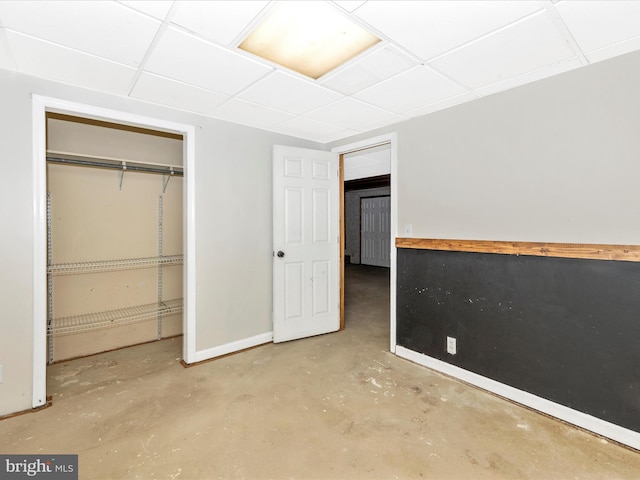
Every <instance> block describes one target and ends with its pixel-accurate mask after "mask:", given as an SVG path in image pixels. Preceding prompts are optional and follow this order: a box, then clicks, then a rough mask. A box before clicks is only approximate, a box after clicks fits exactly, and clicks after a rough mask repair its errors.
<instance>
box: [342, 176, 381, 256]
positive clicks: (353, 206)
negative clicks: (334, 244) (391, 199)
mask: <svg viewBox="0 0 640 480" xmlns="http://www.w3.org/2000/svg"><path fill="white" fill-rule="evenodd" d="M390 193H391V189H390V188H389V187H382V188H367V189H364V190H352V191H350V192H345V194H344V204H345V206H344V223H345V245H344V254H345V255H350V256H351V263H360V199H361V198H367V197H380V196H383V195H390Z"/></svg>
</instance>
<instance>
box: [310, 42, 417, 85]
mask: <svg viewBox="0 0 640 480" xmlns="http://www.w3.org/2000/svg"><path fill="white" fill-rule="evenodd" d="M416 64H417V62H416V61H415V60H414V59H412V58H411V57H409V56H408V55H406V54H404V53H403V52H401V51H400V50H399V49H397V48H396V47H394V46H393V45H387V46H385V47H384V48H379V49H377V50H374V51H373V52H371V53H370V54H368V55H366V56H364V57H363V58H362V59H361V60H359V61H358V62H356V63H354V64H352V65H349V66H348V67H346V68H344V69H342V70H340V71H338V72H337V73H335V74H333V75H330V76H327V77H326V80H325V79H322V82H321V83H322V84H323V85H324V86H326V87H328V88H331V89H333V90H336V91H338V92H341V93H344V94H345V95H352V94H354V93H356V92H359V91H361V90H364V89H365V88H367V87H370V86H371V85H373V84H375V83H377V82H380V81H382V80H386V79H387V78H389V77H392V76H393V75H396V74H398V73H401V72H404V71H405V70H408V69H409V68H411V67H413V66H415V65H416Z"/></svg>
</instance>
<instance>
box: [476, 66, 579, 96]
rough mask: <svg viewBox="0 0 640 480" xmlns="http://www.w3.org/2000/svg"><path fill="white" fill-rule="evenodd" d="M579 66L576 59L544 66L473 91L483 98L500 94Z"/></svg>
mask: <svg viewBox="0 0 640 480" xmlns="http://www.w3.org/2000/svg"><path fill="white" fill-rule="evenodd" d="M581 66H582V62H580V60H579V59H577V58H573V59H571V60H568V61H566V62H562V63H556V64H553V65H545V66H544V67H542V68H538V69H536V70H532V71H530V72H527V73H523V74H522V75H517V76H515V77H511V78H508V79H507V80H503V81H502V82H497V83H493V84H491V85H489V86H487V87H483V88H478V89H477V90H474V91H475V93H476V94H477V95H478V97H484V96H487V95H492V94H494V93H498V92H502V91H504V90H508V89H510V88H515V87H519V86H521V85H524V84H527V83H531V82H535V81H538V80H542V79H543V78H547V77H551V76H552V75H558V74H560V73H563V72H568V71H569V70H573V69H575V68H580V67H581Z"/></svg>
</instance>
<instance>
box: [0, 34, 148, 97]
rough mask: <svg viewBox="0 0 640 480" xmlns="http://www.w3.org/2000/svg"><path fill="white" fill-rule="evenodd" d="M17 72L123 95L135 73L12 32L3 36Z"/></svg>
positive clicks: (131, 70) (96, 58) (113, 64)
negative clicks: (5, 36) (11, 53)
mask: <svg viewBox="0 0 640 480" xmlns="http://www.w3.org/2000/svg"><path fill="white" fill-rule="evenodd" d="M6 33H7V39H8V41H9V45H10V48H11V51H12V52H13V58H14V60H15V62H16V66H17V68H18V70H19V71H20V72H24V73H26V74H29V75H35V76H37V77H41V78H48V79H51V80H57V81H60V82H64V83H69V84H72V85H77V86H80V87H84V88H90V89H93V90H100V91H103V92H109V93H116V94H120V95H126V94H128V93H129V87H130V85H131V82H132V81H133V77H134V75H135V73H136V70H135V69H134V68H131V67H127V66H125V65H121V64H119V63H115V62H111V61H109V60H104V59H102V58H98V57H95V56H93V55H88V54H86V53H82V52H78V51H76V50H72V49H70V48H66V47H62V46H60V45H55V44H53V43H49V42H45V41H42V40H39V39H37V38H33V37H29V36H27V35H22V34H20V33H15V32H6Z"/></svg>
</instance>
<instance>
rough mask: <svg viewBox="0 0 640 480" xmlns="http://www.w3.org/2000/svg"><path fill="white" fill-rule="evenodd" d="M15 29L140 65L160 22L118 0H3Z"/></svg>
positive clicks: (1, 11) (1, 8) (2, 11)
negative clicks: (92, 0) (89, 0)
mask: <svg viewBox="0 0 640 480" xmlns="http://www.w3.org/2000/svg"><path fill="white" fill-rule="evenodd" d="M0 18H1V19H2V22H3V24H4V25H5V26H6V27H7V28H8V29H11V30H15V31H18V32H21V33H26V34H28V35H32V36H34V37H38V38H41V39H44V40H48V41H50V42H53V43H58V44H60V45H64V46H67V47H70V48H74V49H76V50H80V51H82V52H86V53H91V54H93V55H97V56H100V57H104V58H107V59H109V60H113V61H115V62H119V63H124V64H126V65H130V66H138V65H139V64H140V62H141V61H142V59H143V57H144V55H145V53H146V51H147V48H148V47H149V45H150V44H151V42H152V40H153V38H154V36H155V34H156V33H157V31H158V28H159V27H160V22H158V21H157V20H154V19H152V18H149V17H148V16H146V15H143V14H141V13H139V12H136V11H134V10H131V9H130V8H127V7H125V6H124V5H121V4H119V3H116V2H104V1H103V2H77V1H60V2H51V1H29V2H15V1H0Z"/></svg>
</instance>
